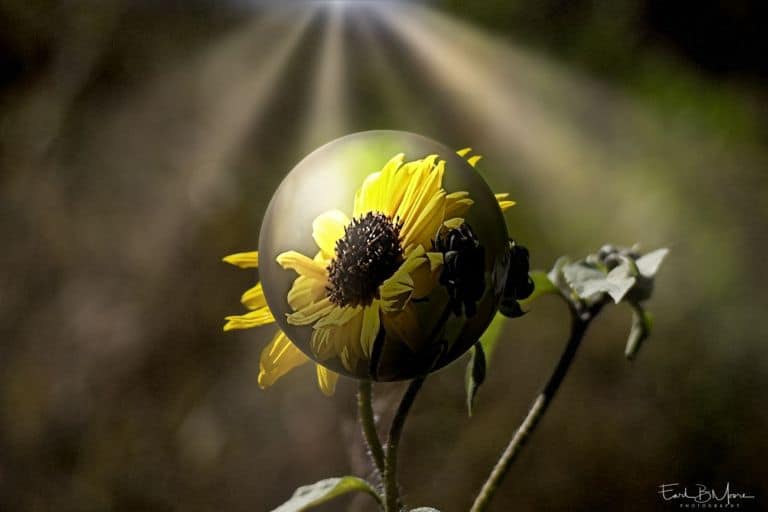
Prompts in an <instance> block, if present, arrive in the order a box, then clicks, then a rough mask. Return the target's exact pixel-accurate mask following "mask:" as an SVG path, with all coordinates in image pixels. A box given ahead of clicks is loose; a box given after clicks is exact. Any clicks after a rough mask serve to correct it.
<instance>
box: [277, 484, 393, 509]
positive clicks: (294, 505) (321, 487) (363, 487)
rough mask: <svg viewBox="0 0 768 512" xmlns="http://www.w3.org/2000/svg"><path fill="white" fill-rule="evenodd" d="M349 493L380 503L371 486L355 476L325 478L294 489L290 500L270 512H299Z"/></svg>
mask: <svg viewBox="0 0 768 512" xmlns="http://www.w3.org/2000/svg"><path fill="white" fill-rule="evenodd" d="M350 492H365V493H368V494H370V495H371V496H373V497H374V498H375V499H376V501H378V502H379V503H381V498H379V495H378V494H376V491H375V490H374V489H373V487H371V484H369V483H368V482H366V481H365V480H363V479H362V478H357V477H356V476H343V477H339V478H327V479H325V480H320V481H319V482H317V483H314V484H312V485H305V486H303V487H299V488H298V489H296V492H294V493H293V496H291V499H290V500H288V501H286V502H285V503H283V504H282V505H280V506H279V507H277V508H276V509H274V510H273V511H272V512H301V511H302V510H308V509H310V508H312V507H316V506H317V505H322V504H323V503H325V502H327V501H330V500H332V499H333V498H336V497H338V496H341V495H342V494H347V493H350Z"/></svg>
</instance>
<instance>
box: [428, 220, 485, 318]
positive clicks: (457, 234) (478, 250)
mask: <svg viewBox="0 0 768 512" xmlns="http://www.w3.org/2000/svg"><path fill="white" fill-rule="evenodd" d="M435 248H436V249H437V250H438V251H440V252H442V253H443V262H444V264H443V270H442V272H441V273H440V284H441V285H443V286H444V287H445V288H446V289H447V290H448V296H449V297H450V304H451V307H452V309H453V313H454V314H455V315H456V316H459V315H461V314H462V310H463V312H464V314H465V315H466V316H467V317H472V316H474V315H475V314H476V313H477V302H478V301H479V300H480V298H481V297H482V296H483V292H484V291H485V278H484V272H485V249H483V247H482V246H481V245H480V241H479V240H478V239H477V237H476V236H475V233H474V231H472V228H471V227H470V226H469V224H467V223H463V224H461V225H460V226H459V227H457V228H446V229H443V230H442V231H441V232H440V234H439V235H438V237H437V240H436V241H435Z"/></svg>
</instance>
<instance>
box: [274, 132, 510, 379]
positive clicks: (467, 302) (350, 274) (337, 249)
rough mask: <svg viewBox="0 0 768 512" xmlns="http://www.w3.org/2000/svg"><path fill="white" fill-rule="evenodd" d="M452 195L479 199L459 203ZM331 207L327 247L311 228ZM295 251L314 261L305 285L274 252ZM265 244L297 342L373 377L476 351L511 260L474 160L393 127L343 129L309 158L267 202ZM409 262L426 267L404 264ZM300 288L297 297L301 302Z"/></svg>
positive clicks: (395, 375) (312, 354)
mask: <svg viewBox="0 0 768 512" xmlns="http://www.w3.org/2000/svg"><path fill="white" fill-rule="evenodd" d="M401 154H402V157H401V160H400V161H398V160H396V159H395V162H394V163H393V162H392V161H393V158H394V157H396V155H401ZM431 155H435V156H432V157H431V158H428V157H430V156H431ZM440 162H443V163H440ZM387 166H389V171H387V172H389V173H390V174H389V175H387V174H385V172H384V169H385V167H387ZM419 169H421V171H419ZM419 172H421V173H422V174H419ZM375 173H379V174H375ZM434 173H439V174H440V175H436V174H434ZM372 175H373V177H372ZM385 176H386V180H389V181H387V184H385V183H379V182H383V181H385V179H384V177H385ZM379 178H381V179H379ZM377 179H378V181H376V180H377ZM366 180H368V181H367V182H366ZM413 180H416V181H413ZM419 180H420V181H419ZM395 181H396V183H395ZM412 181H413V183H412ZM374 182H376V183H375V184H374V185H371V184H372V183H374ZM364 183H368V185H371V186H370V187H369V188H368V189H367V190H368V191H367V192H366V193H365V194H362V193H361V192H360V190H361V188H363V186H364ZM376 194H378V196H376V198H375V199H369V200H368V203H365V201H364V200H363V199H362V198H359V197H358V200H357V201H358V203H356V197H357V196H362V195H367V196H366V197H373V196H374V195H376ZM457 198H464V199H466V198H469V199H470V200H471V205H470V206H467V203H468V202H467V201H464V202H463V203H462V205H463V206H462V207H461V208H457V207H456V205H455V203H452V202H451V201H455V200H457ZM430 201H431V202H430ZM364 204H368V205H369V206H368V209H369V211H367V212H365V214H363V213H362V211H363V210H364V209H365V208H363V210H361V207H360V205H364ZM377 205H379V206H381V205H389V206H384V207H381V210H382V211H377ZM395 207H397V208H396V209H395ZM387 208H389V210H387ZM356 210H357V212H356ZM395 210H397V214H396V213H395ZM327 212H335V213H333V214H332V215H330V218H331V219H334V221H333V222H331V223H329V224H328V225H329V226H331V228H333V227H334V226H336V227H335V228H333V229H330V228H329V229H326V230H325V231H327V233H325V235H324V236H325V244H324V246H325V253H324V255H323V252H322V250H321V247H320V246H319V244H318V239H319V238H318V237H317V236H313V232H314V229H313V224H317V222H316V220H317V219H318V218H319V217H323V216H324V214H325V217H323V218H329V217H328V214H327ZM339 212H340V213H339ZM457 212H458V213H460V216H457V217H453V216H452V214H453V213H457ZM355 213H357V214H358V215H357V217H356V216H355ZM448 217H451V218H448ZM338 219H341V220H338ZM452 219H453V220H452ZM334 222H336V223H337V224H334ZM338 223H341V224H338ZM435 228H437V229H435ZM430 231H431V232H430ZM329 237H330V238H329ZM405 244H408V247H403V245H405ZM419 247H420V248H419ZM289 251H293V252H291V253H290V254H293V255H294V257H295V258H299V259H300V260H301V261H302V262H304V263H302V264H306V265H308V266H310V267H311V270H312V272H311V273H310V274H311V275H309V276H308V277H305V278H304V279H303V280H302V282H297V279H298V278H299V276H300V272H297V271H296V270H295V269H294V268H291V267H290V266H289V268H286V266H285V261H286V260H285V259H283V260H281V261H282V264H281V263H279V262H278V256H280V255H281V254H285V253H288V252H289ZM414 251H415V252H414ZM259 254H260V258H259V259H260V268H259V277H260V279H261V282H262V285H263V289H264V294H265V297H266V300H267V304H268V305H269V307H270V309H271V310H272V312H273V314H274V316H275V319H276V321H277V323H278V325H279V326H280V328H281V329H282V330H283V331H284V332H285V333H286V334H287V336H288V337H289V338H290V340H291V341H292V342H293V343H294V344H295V345H296V346H297V347H298V348H299V349H300V350H301V351H302V352H304V353H305V354H306V355H307V356H308V357H309V358H311V359H313V360H314V361H316V362H318V363H319V364H322V365H323V366H325V367H327V368H328V369H330V370H333V371H335V372H338V373H340V374H342V375H346V376H349V377H354V378H359V379H371V380H377V381H393V380H403V379H410V378H414V377H417V376H419V375H424V374H427V373H429V372H431V371H434V370H436V369H439V368H441V367H443V366H445V365H446V364H448V363H450V362H451V361H453V360H455V359H456V358H458V357H459V356H461V355H462V354H463V353H464V352H466V351H467V350H468V349H469V348H470V347H472V346H473V344H474V343H475V342H477V341H478V339H479V338H480V336H481V335H482V333H483V332H484V331H485V329H486V328H487V327H488V325H489V323H490V322H491V320H492V318H493V317H494V315H495V314H496V312H497V309H498V305H499V301H500V299H501V295H502V292H503V287H504V282H505V278H506V273H507V267H508V265H509V246H508V234H507V228H506V224H505V221H504V218H503V216H502V212H501V210H500V208H499V205H498V202H497V200H496V198H495V196H494V193H493V192H492V191H491V189H490V188H489V186H488V184H487V183H486V182H485V180H484V179H483V177H482V176H481V175H480V173H479V172H478V170H477V169H475V168H473V167H472V166H471V165H469V163H467V161H466V160H465V159H464V158H463V157H461V156H459V155H458V154H457V153H456V151H455V149H452V148H450V147H447V146H445V145H443V144H441V143H439V142H437V141H434V140H431V139H429V138H427V137H423V136H421V135H417V134H414V133H408V132H403V131H389V130H377V131H366V132H360V133H355V134H352V135H347V136H344V137H341V138H339V139H336V140H334V141H332V142H329V143H327V144H325V145H324V146H322V147H320V148H318V149H316V150H315V151H313V152H312V153H310V154H309V155H307V156H306V157H305V158H304V159H303V160H301V161H300V162H299V163H298V164H297V165H296V166H295V167H294V168H293V169H292V170H291V171H290V172H289V173H288V174H287V175H286V177H285V179H284V180H283V181H282V182H281V184H280V186H279V187H278V189H277V191H276V192H275V194H274V196H273V197H272V199H271V201H270V203H269V206H268V207H267V210H266V213H265V215H264V218H263V223H262V226H261V232H260V237H259ZM296 254H298V255H301V256H296ZM409 255H410V256H409ZM414 255H419V257H418V258H416V257H415V256H414ZM304 258H306V259H304ZM409 258H413V259H409ZM406 260H407V261H408V262H412V263H413V264H412V265H410V266H411V267H414V266H416V265H417V264H419V265H420V266H418V267H417V270H416V271H413V272H410V271H409V269H408V268H405V267H409V263H408V262H406ZM307 261H309V263H307ZM323 276H325V277H323ZM409 286H410V287H411V288H409ZM294 287H297V288H296V289H295V290H293V292H292V289H293V288H294ZM300 291H301V292H302V293H303V295H302V294H300V293H298V292H300ZM304 292H306V293H304ZM292 294H293V295H295V296H298V295H301V296H302V298H301V299H300V300H299V299H293V305H292V304H291V301H289V296H291V295H292ZM310 295H311V297H310ZM297 304H298V306H297ZM299 306H300V307H299ZM307 307H309V309H302V308H307ZM371 308H372V309H371ZM340 310H344V311H340ZM366 310H367V311H366ZM297 311H299V313H297ZM298 317H301V318H299V320H301V321H297V318H298ZM329 326H330V327H329ZM329 329H330V330H329ZM361 331H362V333H361Z"/></svg>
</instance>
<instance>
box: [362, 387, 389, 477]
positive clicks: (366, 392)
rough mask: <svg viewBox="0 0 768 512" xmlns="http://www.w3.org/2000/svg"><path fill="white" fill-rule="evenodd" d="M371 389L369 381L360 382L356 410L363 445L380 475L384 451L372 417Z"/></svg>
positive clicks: (382, 467)
mask: <svg viewBox="0 0 768 512" xmlns="http://www.w3.org/2000/svg"><path fill="white" fill-rule="evenodd" d="M371 388H372V383H371V381H369V380H361V381H360V386H359V388H358V391H357V410H358V415H359V419H360V426H361V427H362V429H363V437H364V438H365V444H367V445H368V453H369V454H370V456H371V460H373V463H374V466H375V468H376V471H377V472H378V473H379V474H380V475H381V474H383V473H384V449H383V448H382V447H381V441H380V440H379V434H378V432H377V431H376V420H375V419H374V416H373V405H372V403H371Z"/></svg>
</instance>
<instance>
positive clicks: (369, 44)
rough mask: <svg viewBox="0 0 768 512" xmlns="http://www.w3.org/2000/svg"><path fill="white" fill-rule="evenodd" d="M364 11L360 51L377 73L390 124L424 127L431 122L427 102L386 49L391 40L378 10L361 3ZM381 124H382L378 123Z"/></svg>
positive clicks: (357, 28)
mask: <svg viewBox="0 0 768 512" xmlns="http://www.w3.org/2000/svg"><path fill="white" fill-rule="evenodd" d="M360 9H361V12H359V16H357V19H356V21H355V23H354V25H353V28H354V30H355V33H356V36H357V37H358V38H359V40H360V41H361V47H362V48H361V49H360V51H361V52H362V53H363V55H364V56H365V58H364V60H365V65H366V66H368V68H369V69H370V73H371V75H372V76H373V77H375V81H374V82H375V83H374V84H373V85H374V86H375V93H376V98H377V100H379V99H380V102H381V103H383V105H382V108H383V110H384V112H386V114H387V116H386V117H387V118H388V121H389V126H390V127H392V128H395V129H405V130H411V131H424V130H426V129H427V127H428V126H429V125H430V120H429V119H428V116H427V113H426V112H425V109H424V106H423V102H422V101H419V99H418V98H415V97H414V96H413V94H412V93H411V78H412V77H410V76H408V75H407V74H405V73H404V71H403V69H402V68H401V67H400V66H398V65H396V64H395V62H394V61H393V59H392V57H391V55H389V54H388V53H386V51H385V48H386V47H387V43H388V41H387V40H385V39H384V38H383V37H382V35H381V33H380V32H381V27H379V26H378V23H377V20H376V17H377V16H376V15H377V11H376V10H374V9H371V8H370V7H369V6H368V5H367V4H364V5H363V6H361V7H360ZM377 128H379V126H377Z"/></svg>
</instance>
